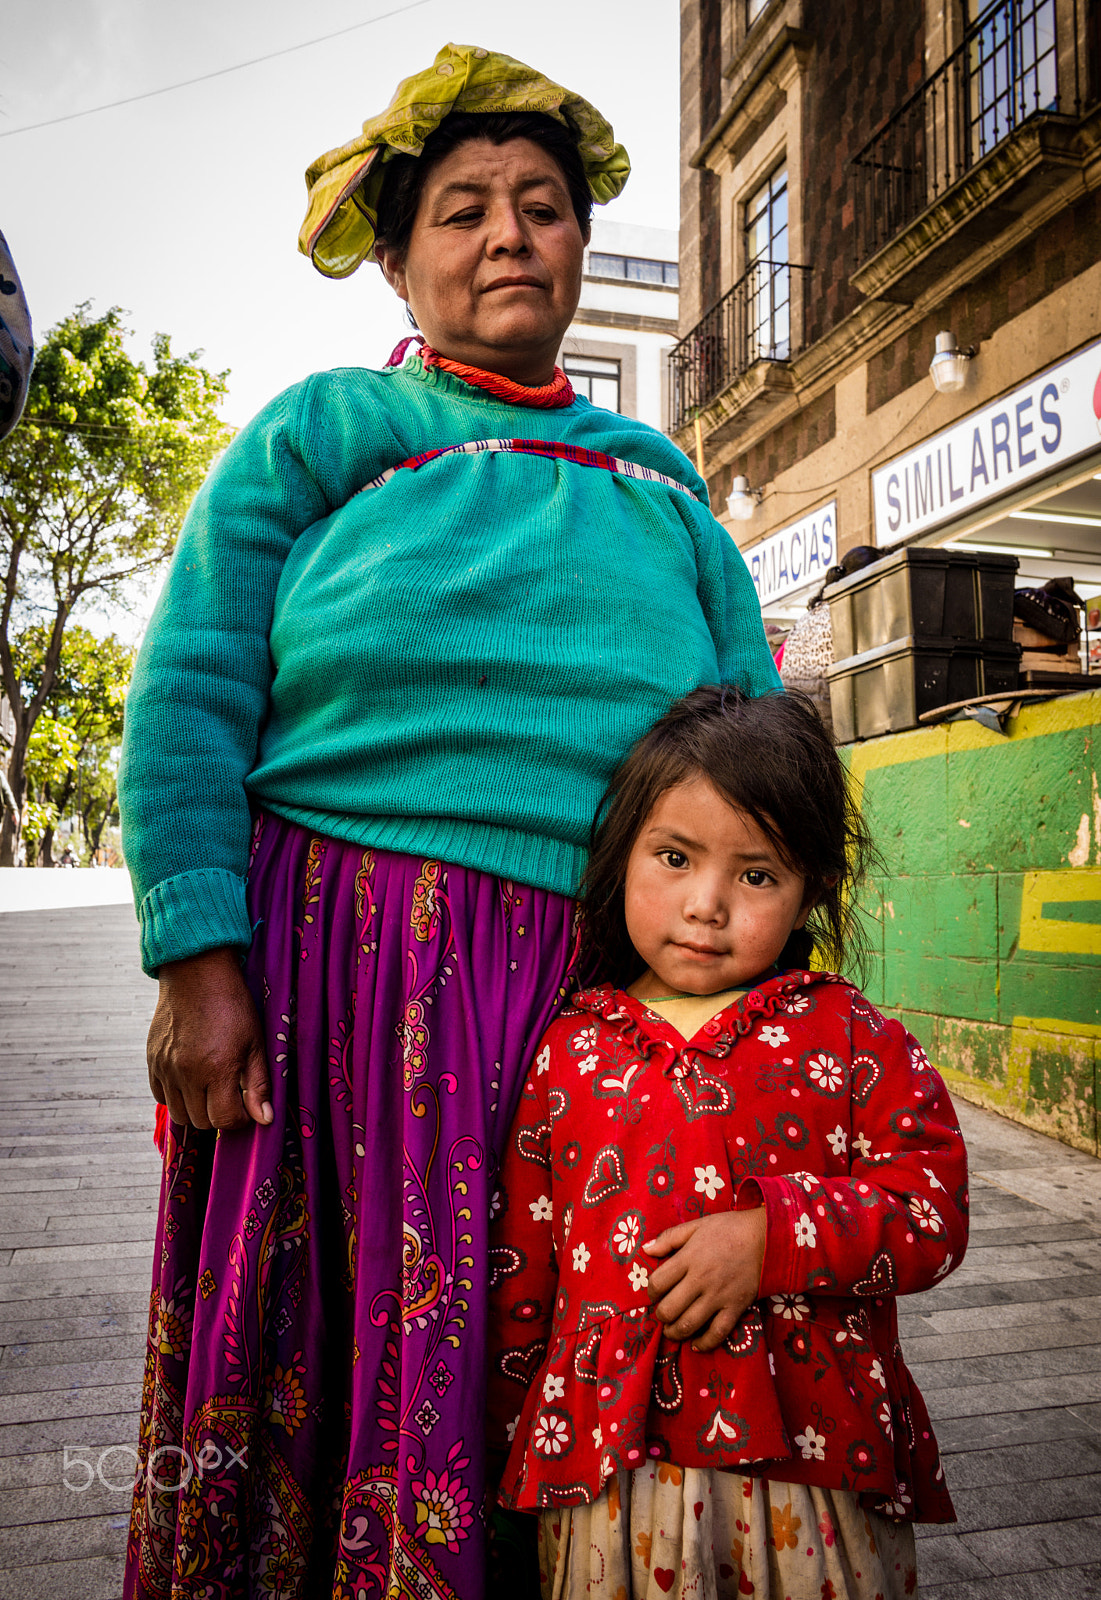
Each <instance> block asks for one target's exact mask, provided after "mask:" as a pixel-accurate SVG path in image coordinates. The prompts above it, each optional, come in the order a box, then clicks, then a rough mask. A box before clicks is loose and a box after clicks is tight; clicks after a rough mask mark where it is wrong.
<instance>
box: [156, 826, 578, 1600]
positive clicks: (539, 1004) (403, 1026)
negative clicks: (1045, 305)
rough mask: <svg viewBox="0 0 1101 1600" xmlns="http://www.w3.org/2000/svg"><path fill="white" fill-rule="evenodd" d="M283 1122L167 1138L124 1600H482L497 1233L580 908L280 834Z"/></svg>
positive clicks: (271, 1023) (279, 1114) (274, 1059)
mask: <svg viewBox="0 0 1101 1600" xmlns="http://www.w3.org/2000/svg"><path fill="white" fill-rule="evenodd" d="M248 896H249V907H250V911H251V915H252V920H253V923H254V925H255V926H256V931H255V936H254V942H253V945H252V949H251V951H250V953H249V956H248V962H247V968H246V972H247V977H248V982H249V986H250V988H251V990H252V994H253V996H254V998H255V1000H256V1004H257V1007H258V1008H259V1010H260V1013H261V1016H262V1018H263V1024H264V1032H265V1038H266V1041H267V1050H268V1061H269V1065H270V1069H271V1077H272V1089H273V1094H272V1103H273V1105H274V1108H275V1120H274V1122H273V1124H272V1125H271V1126H270V1127H266V1128H262V1127H258V1126H255V1125H251V1124H250V1126H249V1127H248V1128H247V1129H245V1130H243V1131H241V1132H235V1133H228V1134H223V1135H218V1136H215V1135H213V1134H209V1133H201V1132H198V1131H196V1130H195V1129H194V1128H191V1127H181V1126H178V1125H176V1124H169V1134H168V1139H167V1143H166V1147H165V1161H164V1178H163V1182H162V1189H161V1206H160V1216H159V1219H158V1227H157V1237H156V1245H155V1252H156V1253H155V1257H154V1270H153V1289H152V1299H151V1305H150V1318H149V1330H150V1331H149V1346H148V1355H147V1360H146V1369H145V1386H144V1393H143V1397H142V1417H141V1434H140V1440H139V1455H140V1462H141V1465H140V1469H139V1474H138V1483H137V1489H136V1492H135V1497H134V1508H133V1516H132V1520H131V1529H130V1543H129V1549H128V1554H127V1567H126V1582H125V1590H124V1593H125V1595H126V1597H127V1600H150V1597H156V1600H169V1597H171V1600H182V1597H184V1596H187V1597H189V1600H191V1597H195V1600H199V1597H202V1600H229V1597H234V1600H236V1597H244V1596H250V1597H251V1596H259V1595H270V1596H281V1597H284V1600H290V1597H294V1600H320V1597H328V1596H329V1595H332V1596H333V1597H334V1600H336V1597H340V1600H353V1597H354V1600H370V1597H374V1596H417V1597H418V1600H435V1597H447V1600H451V1597H457V1600H480V1597H481V1595H482V1592H483V1584H484V1555H485V1552H484V1508H483V1460H482V1453H483V1427H484V1417H485V1331H486V1330H485V1320H486V1312H485V1301H486V1277H487V1244H486V1234H487V1227H488V1223H489V1217H490V1209H491V1204H492V1197H493V1192H494V1175H495V1172H496V1167H497V1155H498V1152H499V1151H500V1150H501V1148H502V1146H503V1144H504V1140H505V1137H506V1135H507V1132H508V1126H509V1122H510V1119H511V1116H512V1112H513V1109H514V1106H515V1103H516V1100H517V1099H518V1097H519V1092H520V1087H521V1084H522V1081H523V1076H524V1072H525V1069H526V1067H527V1065H528V1063H529V1060H530V1058H531V1055H532V1053H533V1051H534V1048H535V1045H536V1044H537V1042H538V1040H539V1037H540V1034H541V1033H542V1031H543V1029H544V1027H545V1026H546V1025H547V1023H548V1022H549V1021H550V1019H551V1018H552V1017H553V1016H554V1014H555V1012H556V1011H557V1010H558V1009H559V1008H560V1006H561V1004H562V1002H563V999H564V997H565V994H566V989H567V986H568V982H569V976H568V975H569V972H570V968H571V962H572V960H573V954H574V948H575V941H574V917H573V903H572V901H570V900H567V899H566V898H564V897H563V896H561V895H557V894H552V893H549V892H547V891H545V890H539V889H530V888H524V887H522V886H519V885H513V884H511V883H508V882H505V881H503V880H501V879H499V878H494V877H490V876H488V875H487V874H485V873H481V872H476V871H473V870H470V869H467V868H462V867H453V866H448V865H447V864H446V863H442V862H438V861H429V860H420V859H417V858H415V857H411V856H406V855H396V854H393V853H390V852H387V851H376V850H364V849H363V848H362V847H360V846H354V845H350V844H345V843H342V842H340V841H338V840H335V839H325V838H318V837H315V836H314V835H312V834H310V833H309V832H307V831H305V830H304V829H302V828H299V827H296V826H295V825H293V824H291V823H288V822H284V821H282V820H281V819H279V818H277V817H273V816H270V815H263V816H261V818H260V819H259V821H258V823H257V827H256V833H255V836H254V841H253V856H252V862H251V866H250V871H249V884H248Z"/></svg>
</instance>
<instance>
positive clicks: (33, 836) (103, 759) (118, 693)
mask: <svg viewBox="0 0 1101 1600" xmlns="http://www.w3.org/2000/svg"><path fill="white" fill-rule="evenodd" d="M49 639H50V631H49V629H47V628H45V627H42V626H33V627H30V628H28V629H27V630H26V631H25V632H24V633H23V634H22V636H21V637H20V638H19V639H18V641H17V642H16V645H15V649H14V659H15V667H16V673H17V676H18V678H19V680H20V682H21V684H22V688H23V695H24V699H25V700H26V699H31V700H33V698H34V696H35V695H36V693H37V691H38V686H39V684H40V682H41V678H42V671H43V665H44V661H45V656H46V652H47V649H48V646H49ZM136 653H137V652H136V651H135V650H134V649H133V648H132V647H131V646H130V645H126V644H123V643H122V642H121V641H120V640H119V639H118V638H117V637H116V635H114V634H109V635H108V636H107V637H106V638H104V639H100V638H97V637H96V635H95V634H94V633H92V632H91V631H90V630H89V629H88V628H84V627H81V626H80V625H79V624H78V623H73V624H71V625H70V626H69V628H68V629H67V630H66V633H65V638H64V642H63V644H62V648H61V659H60V661H59V662H58V667H57V672H56V674H55V677H54V684H53V688H52V689H51V690H50V693H49V695H48V696H47V698H46V702H45V705H44V708H43V710H42V712H41V714H40V715H39V718H38V721H37V723H36V724H35V729H34V732H33V733H32V734H31V738H30V743H29V745H28V748H27V762H26V805H25V806H24V815H25V818H26V820H25V822H24V824H23V836H24V843H25V845H26V854H27V863H28V865H30V864H32V861H33V859H34V857H35V856H37V858H38V861H39V864H40V865H42V866H44V867H49V866H52V865H53V864H54V863H53V832H54V827H55V825H56V823H57V822H58V820H59V819H60V818H62V817H67V816H73V815H76V816H77V817H79V819H80V826H81V831H82V833H83V835H84V839H85V842H86V843H87V845H88V848H89V849H90V850H91V851H92V852H93V853H94V852H95V851H96V850H98V848H99V845H100V841H101V839H102V836H103V830H104V827H105V826H106V825H107V824H108V823H110V822H111V821H112V818H113V816H114V813H115V810H116V806H117V802H118V766H119V753H120V747H121V743H122V719H123V706H124V704H125V700H126V690H127V688H128V687H129V683H130V674H131V672H132V671H133V668H134V657H135V655H136ZM70 844H71V845H75V844H76V841H75V840H70Z"/></svg>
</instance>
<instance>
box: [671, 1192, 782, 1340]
mask: <svg viewBox="0 0 1101 1600" xmlns="http://www.w3.org/2000/svg"><path fill="white" fill-rule="evenodd" d="M642 1248H643V1249H644V1250H645V1251H646V1253H647V1255H651V1256H668V1257H669V1259H668V1260H667V1261H663V1262H662V1264H661V1266H660V1267H655V1268H654V1270H653V1271H652V1272H651V1274H650V1283H649V1294H650V1299H651V1301H652V1302H653V1305H654V1315H655V1316H656V1317H657V1318H658V1319H659V1321H661V1322H664V1323H665V1325H666V1327H665V1331H666V1333H667V1334H668V1335H669V1337H670V1339H687V1338H690V1337H691V1335H692V1334H694V1333H697V1332H699V1330H700V1328H702V1327H704V1326H705V1324H706V1325H707V1331H706V1333H704V1334H702V1335H701V1336H700V1338H698V1339H694V1340H693V1341H692V1348H693V1350H717V1349H718V1347H719V1345H721V1344H722V1342H723V1340H724V1339H725V1338H727V1336H728V1335H729V1334H731V1333H732V1332H733V1331H734V1328H735V1326H736V1325H737V1322H738V1318H739V1317H740V1316H741V1315H742V1313H743V1312H744V1311H745V1310H746V1308H747V1306H750V1305H752V1303H753V1301H754V1300H756V1298H757V1286H758V1284H759V1283H760V1281H761V1263H762V1262H763V1260H764V1255H765V1208H764V1206H757V1207H756V1208H755V1209H754V1210H752V1211H716V1212H712V1213H711V1214H710V1215H709V1216H706V1217H699V1218H698V1219H697V1220H696V1221H694V1222H681V1223H679V1224H678V1225H677V1226H676V1227H675V1228H666V1230H665V1232H664V1233H659V1234H658V1236H657V1238H656V1239H649V1240H647V1242H646V1243H645V1244H644V1245H643V1247H642Z"/></svg>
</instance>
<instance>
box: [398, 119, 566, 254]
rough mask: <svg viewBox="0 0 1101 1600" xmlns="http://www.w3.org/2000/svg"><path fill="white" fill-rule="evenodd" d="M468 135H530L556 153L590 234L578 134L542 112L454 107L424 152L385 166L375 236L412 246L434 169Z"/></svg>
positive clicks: (500, 139) (505, 138) (494, 140)
mask: <svg viewBox="0 0 1101 1600" xmlns="http://www.w3.org/2000/svg"><path fill="white" fill-rule="evenodd" d="M468 139H486V140H488V141H489V143H490V144H507V143H508V142H509V140H510V139H530V140H531V142H532V143H533V144H537V145H539V146H541V148H542V149H544V150H545V151H546V152H547V154H548V155H549V156H553V158H554V160H555V161H556V162H557V163H558V166H559V168H560V169H561V172H562V176H563V178H564V179H565V181H566V188H567V189H568V190H569V196H570V203H571V205H572V206H573V212H574V216H575V217H576V218H577V225H578V227H579V228H580V229H581V234H582V237H583V238H586V239H587V238H588V235H589V225H590V223H591V221H592V211H593V196H592V190H591V189H590V188H589V180H588V178H586V176H585V169H584V167H583V166H582V164H581V156H580V154H579V153H578V148H577V137H576V135H575V134H574V133H572V132H571V130H570V129H569V128H567V127H564V126H563V124H562V123H561V122H556V121H555V120H554V118H553V117H547V116H544V115H543V113H542V112H541V111H489V112H476V111H453V112H452V113H451V115H450V116H449V117H445V118H444V119H443V121H442V122H441V123H440V125H439V127H438V128H437V129H436V130H435V131H434V132H433V133H430V134H429V136H428V138H427V139H426V140H425V141H424V149H423V151H422V152H421V154H420V155H419V156H401V155H399V156H393V157H392V158H391V159H390V160H389V161H388V162H386V164H385V166H384V167H383V169H382V189H381V191H380V193H379V200H378V221H377V223H376V225H375V237H376V239H381V240H382V241H383V242H384V243H385V244H387V245H388V246H389V247H390V249H391V250H396V251H397V253H398V254H399V255H400V256H404V254H405V252H406V250H408V248H409V240H410V237H411V235H412V232H413V223H414V222H415V221H416V217H417V207H418V206H419V205H420V199H421V194H422V193H423V191H424V185H425V182H426V180H427V178H428V176H429V174H430V173H431V171H432V169H433V167H436V166H438V165H439V163H440V162H441V161H442V160H443V159H444V157H445V156H449V155H450V154H451V152H452V150H454V149H455V148H456V147H457V146H458V145H460V144H463V143H465V141H466V140H468Z"/></svg>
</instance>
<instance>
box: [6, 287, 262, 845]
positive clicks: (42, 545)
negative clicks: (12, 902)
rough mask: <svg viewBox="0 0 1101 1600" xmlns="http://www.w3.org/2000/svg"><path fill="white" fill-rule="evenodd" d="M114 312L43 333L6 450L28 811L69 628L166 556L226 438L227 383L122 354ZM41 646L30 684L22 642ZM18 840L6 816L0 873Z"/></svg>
mask: <svg viewBox="0 0 1101 1600" xmlns="http://www.w3.org/2000/svg"><path fill="white" fill-rule="evenodd" d="M122 318H123V313H122V312H121V311H120V310H119V308H118V307H117V306H115V307H112V309H111V310H110V311H108V312H106V313H105V314H104V315H103V316H101V317H93V316H92V313H91V307H90V306H89V305H88V304H84V305H81V306H78V307H77V308H76V310H75V311H74V312H73V313H72V314H71V315H70V316H68V317H66V318H65V319H64V321H62V322H60V323H59V324H58V326H57V327H56V328H53V329H52V330H51V331H50V332H49V333H48V334H47V335H46V338H45V340H44V342H43V344H42V347H41V350H40V352H39V356H38V360H37V363H36V365H35V369H34V375H33V377H32V379H31V387H30V393H29V395H28V397H27V406H26V410H25V412H24V415H23V422H22V424H21V425H20V427H18V428H17V429H16V430H15V432H14V433H13V434H12V435H11V436H10V437H9V438H8V439H7V440H6V441H5V442H4V443H3V444H2V445H0V581H2V583H3V594H2V601H0V684H2V687H3V693H4V695H5V697H6V698H7V700H8V702H9V704H10V706H11V710H12V714H13V717H14V722H15V732H14V738H13V741H12V747H11V751H10V753H9V758H8V768H7V776H8V782H9V784H10V787H11V790H12V793H13V795H14V797H15V800H16V802H17V804H18V805H19V806H22V804H23V801H24V798H25V795H26V785H27V760H28V751H29V748H30V742H31V738H32V736H33V734H34V731H35V726H36V724H37V723H38V720H39V718H40V717H41V716H42V715H43V713H44V711H45V709H46V705H47V702H48V701H49V699H50V696H51V694H52V693H53V691H54V688H55V685H56V681H57V675H58V670H59V666H60V662H61V658H62V651H63V647H64V641H65V632H66V629H67V628H68V626H69V624H70V622H71V620H72V618H73V614H74V611H78V610H79V608H80V607H81V605H82V604H84V605H86V604H87V602H88V600H89V598H90V597H91V598H95V599H99V600H102V599H112V600H119V599H120V598H121V597H122V595H123V593H124V591H125V589H126V586H127V585H128V584H130V583H131V582H132V581H133V580H134V579H135V578H139V577H141V576H142V575H145V574H149V573H152V572H153V571H154V570H155V569H156V568H157V567H159V566H160V565H161V564H162V563H163V562H164V561H166V560H167V558H168V557H169V556H170V555H171V553H172V550H173V548H174V546H175V543H176V539H177V536H178V534H179V530H180V525H181V523H182V521H183V515H184V512H185V511H186V509H187V506H188V504H189V502H190V500H191V498H192V496H193V495H194V493H195V491H196V489H197V488H198V487H199V484H200V483H201V482H202V480H203V478H204V476H205V475H206V473H207V471H208V469H209V467H210V465H211V462H212V461H213V459H214V457H215V455H216V454H217V453H218V452H219V451H220V450H221V449H223V448H224V447H225V445H226V444H228V442H229V439H230V437H231V430H230V429H229V428H228V427H226V425H225V424H224V423H223V422H222V421H221V420H220V419H219V417H218V415H217V408H218V406H219V404H220V402H221V400H222V397H223V396H224V394H225V389H226V378H227V376H228V374H227V373H224V372H222V373H212V372H208V371H207V370H206V369H205V368H204V367H201V366H199V365H198V359H199V355H200V354H201V352H199V351H192V352H191V354H190V355H187V356H177V355H174V354H173V352H172V349H171V345H170V343H169V339H168V336H167V335H166V334H158V335H157V336H156V338H155V339H154V341H153V366H152V369H151V370H147V369H146V367H145V366H144V365H143V364H142V363H141V362H140V361H135V360H133V359H132V358H131V357H130V356H129V355H128V354H127V352H126V348H125V343H124V341H125V338H126V336H127V333H128V330H127V329H126V328H125V327H124V325H123V320H122ZM36 627H37V628H40V629H42V630H43V636H44V644H43V648H42V650H41V654H40V656H39V658H38V666H37V668H36V670H35V672H34V673H33V674H32V675H31V676H30V677H29V678H25V677H24V676H23V675H22V673H21V670H20V668H21V665H22V666H25V664H26V663H25V660H24V657H25V652H22V653H21V652H20V648H19V647H20V641H21V640H23V639H24V638H25V637H26V635H27V634H28V632H29V631H30V630H32V629H34V628H36ZM16 844H17V839H16V831H15V826H14V825H13V823H12V821H11V818H10V815H9V814H8V812H7V808H5V815H4V819H3V824H2V826H0V866H10V865H12V863H13V861H14V858H15V849H16Z"/></svg>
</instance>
